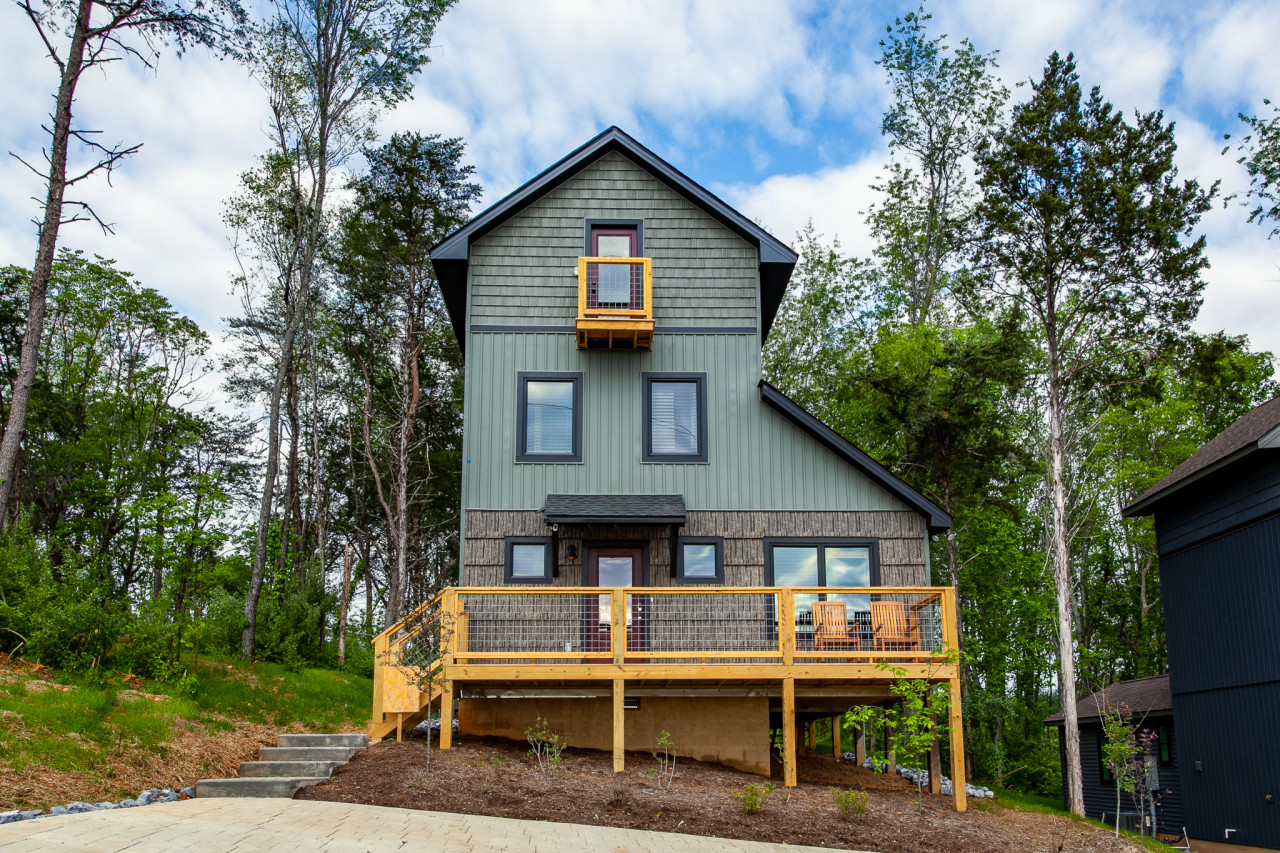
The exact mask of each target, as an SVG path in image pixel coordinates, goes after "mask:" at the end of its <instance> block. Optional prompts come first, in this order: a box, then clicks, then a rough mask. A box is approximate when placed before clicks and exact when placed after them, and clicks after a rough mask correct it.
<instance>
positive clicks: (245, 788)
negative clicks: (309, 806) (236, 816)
mask: <svg viewBox="0 0 1280 853" xmlns="http://www.w3.org/2000/svg"><path fill="white" fill-rule="evenodd" d="M328 781H329V777H328V776H317V777H297V776H260V777H257V778H251V779H203V780H201V781H199V782H197V783H196V797H197V798H200V797H286V798H287V797H292V796H293V795H294V793H295V792H296V791H297V790H298V789H299V788H306V787H307V786H308V785H318V784H319V783H321V782H328Z"/></svg>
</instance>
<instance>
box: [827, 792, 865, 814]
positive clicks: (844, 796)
mask: <svg viewBox="0 0 1280 853" xmlns="http://www.w3.org/2000/svg"><path fill="white" fill-rule="evenodd" d="M831 801H832V802H834V803H835V804H836V810H837V811H839V812H840V817H842V818H844V819H845V820H853V819H855V818H861V817H863V816H864V815H866V813H867V792H866V791H855V790H853V789H852V788H848V789H846V790H844V791H842V790H840V789H839V788H832V789H831Z"/></svg>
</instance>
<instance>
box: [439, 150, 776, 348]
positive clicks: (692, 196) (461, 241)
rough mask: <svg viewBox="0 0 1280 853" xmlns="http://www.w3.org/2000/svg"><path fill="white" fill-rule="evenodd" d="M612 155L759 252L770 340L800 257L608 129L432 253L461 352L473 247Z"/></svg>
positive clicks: (764, 324)
mask: <svg viewBox="0 0 1280 853" xmlns="http://www.w3.org/2000/svg"><path fill="white" fill-rule="evenodd" d="M610 151H618V152H620V153H622V154H623V155H624V156H626V157H627V158H628V159H630V160H632V161H633V162H635V163H636V164H637V165H639V166H641V167H642V168H644V169H645V170H646V171H648V172H650V173H651V174H652V175H653V176H654V177H656V178H658V180H660V181H662V182H663V183H665V184H666V185H667V186H669V187H671V189H673V190H675V191H676V192H677V193H679V194H680V195H682V196H684V197H685V198H686V199H688V200H689V201H691V202H693V203H694V204H695V205H697V206H698V207H700V208H702V209H703V210H704V211H706V212H707V213H708V214H709V215H710V216H711V217H712V218H714V219H715V220H717V221H718V222H720V223H721V224H722V225H724V226H725V227H726V228H728V229H729V230H731V231H733V232H734V233H736V234H738V235H739V236H740V237H742V238H743V239H745V240H746V241H747V242H749V243H751V244H752V245H754V246H756V247H758V249H759V251H760V308H761V318H760V320H761V331H762V333H763V334H762V337H761V342H762V343H763V340H764V338H767V337H768V335H769V329H770V327H772V325H773V320H774V317H775V316H777V313H778V306H779V305H780V304H781V303H782V296H783V294H784V293H785V292H786V289H787V282H788V281H790V279H791V272H792V271H793V270H794V269H795V266H796V262H797V261H798V260H799V256H798V255H796V253H795V252H793V251H792V250H791V249H790V248H789V247H788V246H787V245H786V244H785V243H783V242H782V241H781V240H779V239H778V238H776V237H774V236H773V235H772V234H770V233H769V232H767V231H765V230H764V229H763V228H761V227H760V226H759V225H756V224H755V223H754V222H752V221H751V220H750V219H747V218H746V217H745V216H743V215H742V214H741V213H739V212H738V211H736V210H734V209H733V208H732V207H730V206H729V205H727V204H726V203H725V202H724V201H722V200H721V199H720V198H718V197H717V196H715V195H714V194H713V193H711V192H709V191H708V190H706V189H705V188H703V187H702V186H700V185H698V184H697V183H695V182H694V181H693V180H692V179H691V178H689V177H688V176H687V175H685V174H684V173H683V172H681V171H680V170H679V169H676V168H675V167H674V166H672V165H671V164H670V163H668V162H667V161H665V160H663V159H662V158H661V157H659V156H658V155H657V154H654V153H653V152H652V151H650V150H649V149H648V148H645V147H644V146H643V145H641V144H640V143H639V142H637V141H636V140H634V139H632V138H631V137H630V136H628V135H627V134H626V133H623V132H622V131H621V130H619V129H618V128H616V127H610V128H609V129H608V130H606V131H604V132H603V133H601V134H600V135H599V136H597V137H595V138H594V139H592V140H591V141H589V142H587V143H586V144H585V145H583V146H582V147H581V148H578V149H577V150H575V151H573V152H572V153H570V154H569V155H568V156H567V157H565V158H564V159H562V160H560V161H559V162H558V163H556V164H555V165H553V166H551V167H550V168H548V169H547V170H546V171H544V172H542V173H541V174H539V175H537V176H536V177H534V178H533V179H532V180H531V181H529V182H528V183H526V184H524V185H523V186H521V187H520V188H519V189H517V190H515V191H513V192H512V193H510V194H509V195H507V196H506V197H504V198H503V199H501V200H499V201H498V202H496V203H494V204H493V205H492V206H490V207H489V208H488V209H486V210H485V211H484V212H482V213H480V214H479V215H477V216H476V217H475V218H473V219H472V220H471V221H470V222H468V223H467V224H466V225H464V226H462V227H461V228H459V229H458V230H457V231H454V232H453V233H452V234H450V235H449V236H448V237H445V238H444V239H443V240H441V241H440V242H439V243H437V244H436V245H435V246H434V247H432V249H431V262H432V265H433V266H434V267H435V272H436V279H437V281H438V282H439V284H440V293H441V295H442V296H443V297H444V303H445V307H446V308H447V309H448V311H449V319H450V321H451V322H452V324H453V331H454V334H455V335H457V338H458V346H459V347H465V345H466V331H467V330H466V316H467V270H468V264H469V262H470V256H471V244H472V243H474V242H475V241H476V240H478V239H479V238H481V237H483V236H484V235H485V234H487V233H489V232H490V231H492V230H493V229H494V228H497V227H498V226H499V225H501V224H502V223H503V222H506V221H507V220H508V219H510V218H511V217H513V216H515V215H516V214H517V213H519V212H520V211H521V210H523V209H524V208H525V207H527V206H528V205H530V204H532V203H533V202H534V201H536V200H537V199H538V198H541V197H542V196H543V195H545V194H546V193H547V192H549V191H551V190H552V189H554V188H555V187H557V186H559V185H560V184H562V183H564V182H565V181H567V180H568V179H569V178H571V177H573V176H574V175H575V174H577V173H578V172H579V171H581V170H582V169H583V168H585V167H586V166H588V165H590V164H591V163H593V162H594V161H596V160H597V159H599V158H600V157H601V156H603V155H604V154H607V153H609V152H610Z"/></svg>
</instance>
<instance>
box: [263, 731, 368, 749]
mask: <svg viewBox="0 0 1280 853" xmlns="http://www.w3.org/2000/svg"><path fill="white" fill-rule="evenodd" d="M368 745H369V736H368V735H360V734H344V735H280V737H279V738H277V739H276V746H277V747H281V746H341V747H346V748H347V749H364V748H365V747H366V746H368Z"/></svg>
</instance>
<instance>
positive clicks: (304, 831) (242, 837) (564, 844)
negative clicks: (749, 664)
mask: <svg viewBox="0 0 1280 853" xmlns="http://www.w3.org/2000/svg"><path fill="white" fill-rule="evenodd" d="M819 849H820V848H817V847H791V846H785V845H782V844H763V843H760V842H756V841H735V840H733V839H723V838H705V837H702V836H698V835H677V834H675V833H670V832H644V831H641V830H637V829H614V828H612V827H600V826H581V825H578V824H569V823H546V822H543V821H530V820H507V819H505V818H498V817H480V816H477V815H460V814H449V813H446V812H424V811H412V810H409V809H391V808H385V807H383V806H359V805H350V804H347V803H325V802H315V801H304V800H282V799H281V800H275V799H263V800H249V799H232V798H227V799H204V800H201V799H195V800H187V801H185V802H180V803H163V804H160V805H154V806H145V807H142V808H136V809H117V810H114V811H102V812H88V813H85V814H77V815H65V816H62V817H53V818H44V819H41V820H29V821H25V822H23V823H15V824H8V825H7V826H0V853H10V851H18V850H84V851H94V853H114V851H124V850H127V851H129V853H149V851H155V853H161V851H166V853H167V851H173V850H199V851H201V853H221V851H233V850H234V851H236V853H248V851H257V850H262V851H289V850H297V851H324V853H357V851H358V853H366V851H367V853H382V852H383V851H401V850H403V851H405V853H409V851H412V853H486V851H491V850H492V851H505V853H713V851H716V853H720V851H733V853H781V851H783V850H786V851H789V853H816V851H818V850H819ZM828 853H829V851H828Z"/></svg>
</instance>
